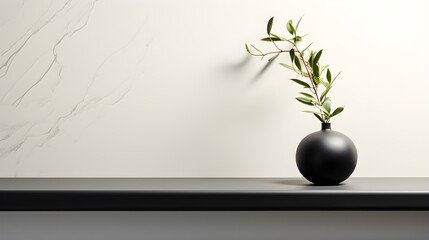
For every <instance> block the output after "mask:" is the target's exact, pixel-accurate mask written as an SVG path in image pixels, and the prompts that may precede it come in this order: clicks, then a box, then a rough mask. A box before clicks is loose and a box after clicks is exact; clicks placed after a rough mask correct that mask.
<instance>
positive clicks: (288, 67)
mask: <svg viewBox="0 0 429 240" xmlns="http://www.w3.org/2000/svg"><path fill="white" fill-rule="evenodd" d="M279 64H280V65H281V66H283V67H285V68H287V69H290V70H292V71H295V68H293V67H292V66H291V65H289V64H286V63H279Z"/></svg>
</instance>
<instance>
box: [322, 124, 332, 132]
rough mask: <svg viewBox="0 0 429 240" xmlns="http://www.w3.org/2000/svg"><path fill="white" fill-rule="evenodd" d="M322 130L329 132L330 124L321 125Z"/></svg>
mask: <svg viewBox="0 0 429 240" xmlns="http://www.w3.org/2000/svg"><path fill="white" fill-rule="evenodd" d="M322 130H331V123H322Z"/></svg>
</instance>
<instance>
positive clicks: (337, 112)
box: [331, 107, 344, 117]
mask: <svg viewBox="0 0 429 240" xmlns="http://www.w3.org/2000/svg"><path fill="white" fill-rule="evenodd" d="M343 110H344V107H339V108H337V109H335V110H334V112H333V113H332V114H331V117H334V116H336V115H338V114H340V113H341V112H342V111H343Z"/></svg>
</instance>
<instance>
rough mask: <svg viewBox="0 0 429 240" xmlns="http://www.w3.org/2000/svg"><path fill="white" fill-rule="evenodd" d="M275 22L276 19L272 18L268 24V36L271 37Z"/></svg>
mask: <svg viewBox="0 0 429 240" xmlns="http://www.w3.org/2000/svg"><path fill="white" fill-rule="evenodd" d="M273 21H274V17H272V18H270V20H268V24H267V33H268V35H270V33H271V28H272V27H273Z"/></svg>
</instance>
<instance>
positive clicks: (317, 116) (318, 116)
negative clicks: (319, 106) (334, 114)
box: [313, 113, 323, 122]
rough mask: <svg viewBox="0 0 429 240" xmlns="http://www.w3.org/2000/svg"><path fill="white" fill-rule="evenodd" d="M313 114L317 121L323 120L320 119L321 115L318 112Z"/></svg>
mask: <svg viewBox="0 0 429 240" xmlns="http://www.w3.org/2000/svg"><path fill="white" fill-rule="evenodd" d="M313 115H314V116H315V117H316V118H317V119H319V121H320V122H323V119H322V117H321V116H320V115H319V114H316V113H313Z"/></svg>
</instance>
